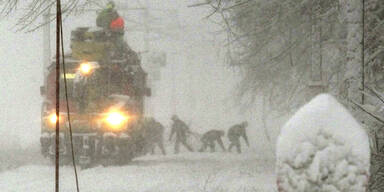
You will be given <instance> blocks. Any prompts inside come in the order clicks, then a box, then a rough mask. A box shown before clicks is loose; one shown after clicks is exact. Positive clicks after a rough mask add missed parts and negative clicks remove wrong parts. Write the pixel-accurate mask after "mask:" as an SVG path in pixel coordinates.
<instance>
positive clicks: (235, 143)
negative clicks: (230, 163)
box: [144, 115, 249, 155]
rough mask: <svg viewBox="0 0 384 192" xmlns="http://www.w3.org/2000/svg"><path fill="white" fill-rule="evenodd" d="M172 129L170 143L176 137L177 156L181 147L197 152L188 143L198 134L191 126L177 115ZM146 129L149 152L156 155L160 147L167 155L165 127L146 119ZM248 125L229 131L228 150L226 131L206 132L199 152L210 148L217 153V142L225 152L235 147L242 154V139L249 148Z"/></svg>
mask: <svg viewBox="0 0 384 192" xmlns="http://www.w3.org/2000/svg"><path fill="white" fill-rule="evenodd" d="M171 119H172V127H171V132H170V135H169V139H168V140H169V141H172V138H173V137H175V148H174V153H175V154H177V153H179V152H180V145H183V146H184V147H185V148H186V149H187V150H188V151H190V152H193V151H195V150H194V149H193V147H192V146H191V145H190V144H189V143H188V137H189V136H197V135H198V134H196V133H194V132H192V131H191V130H190V129H189V126H188V125H187V124H186V123H185V122H183V121H182V120H181V119H180V118H179V117H178V116H177V115H173V116H172V118H171ZM144 125H145V128H144V130H145V131H144V135H145V136H144V137H145V138H146V140H147V141H146V143H147V146H148V148H147V150H146V151H147V152H151V153H152V154H154V149H155V146H158V147H159V148H160V150H161V152H162V154H163V155H165V154H166V152H165V148H164V144H163V133H164V129H165V128H164V126H163V125H162V124H161V123H160V122H158V121H156V120H155V119H154V118H145V123H144ZM247 126H248V123H247V122H246V121H244V122H242V123H240V124H236V125H233V126H232V127H230V128H229V129H228V132H227V137H228V140H229V142H230V144H229V147H228V149H226V148H225V147H224V143H223V140H222V137H224V136H225V131H223V130H216V129H212V130H209V131H207V132H205V133H204V134H203V135H201V137H200V141H201V147H200V149H199V150H198V151H199V152H204V151H206V150H207V148H210V151H211V152H215V146H216V144H215V143H216V142H217V143H218V144H219V146H220V147H221V149H222V150H223V151H229V152H231V151H232V148H233V147H236V150H237V152H238V153H241V144H240V138H243V139H244V140H245V143H246V144H247V146H248V147H249V142H248V137H247V134H246V127H247Z"/></svg>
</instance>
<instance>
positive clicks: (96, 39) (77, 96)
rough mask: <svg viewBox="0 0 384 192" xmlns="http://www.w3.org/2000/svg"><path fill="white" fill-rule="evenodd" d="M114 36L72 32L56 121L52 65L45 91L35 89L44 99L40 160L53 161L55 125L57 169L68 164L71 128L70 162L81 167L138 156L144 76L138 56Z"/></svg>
mask: <svg viewBox="0 0 384 192" xmlns="http://www.w3.org/2000/svg"><path fill="white" fill-rule="evenodd" d="M113 35H114V34H112V33H109V32H108V31H106V30H104V29H101V28H95V29H91V28H77V29H76V30H74V31H72V33H71V50H72V52H71V53H69V54H66V55H65V57H64V60H65V65H66V68H65V70H66V73H65V74H64V73H63V68H62V66H61V68H62V69H61V77H60V115H59V117H57V116H56V114H55V109H56V108H55V106H56V99H55V98H56V87H55V86H56V85H55V78H56V74H55V62H52V64H51V65H50V66H49V67H48V69H47V71H48V72H47V74H46V76H45V81H44V85H43V86H41V88H40V92H41V94H42V96H43V97H44V102H43V104H42V111H41V118H42V119H41V122H42V125H41V138H40V142H41V152H42V154H43V155H44V156H45V157H47V158H51V159H54V158H55V136H56V134H55V125H56V122H57V121H59V124H60V155H61V158H60V159H61V160H60V161H61V163H62V164H66V163H68V162H69V161H70V160H71V159H72V156H71V148H70V140H69V138H70V137H69V136H70V135H69V125H70V124H71V126H72V133H73V145H74V152H75V160H76V161H77V162H78V164H80V166H82V167H88V166H90V165H92V164H99V163H101V164H122V163H127V162H129V161H130V160H131V159H132V158H134V157H136V156H138V155H140V154H141V153H142V152H143V150H144V146H143V145H144V138H143V136H142V133H141V130H140V127H141V125H140V122H142V121H141V119H142V117H143V113H144V98H145V97H146V96H150V89H149V88H147V87H146V73H145V72H144V70H143V69H142V67H141V64H140V58H139V57H138V55H137V53H136V52H134V51H133V50H132V49H130V48H129V46H128V44H127V43H126V42H125V41H123V40H122V39H123V38H120V39H121V41H119V42H118V41H116V38H115V37H113ZM65 79H66V82H67V90H66V91H67V92H66V93H67V94H68V102H67V99H66V97H65V86H64V85H65V84H64V83H65V82H64V80H65ZM67 104H68V106H69V114H70V121H71V122H70V124H69V122H68V113H67Z"/></svg>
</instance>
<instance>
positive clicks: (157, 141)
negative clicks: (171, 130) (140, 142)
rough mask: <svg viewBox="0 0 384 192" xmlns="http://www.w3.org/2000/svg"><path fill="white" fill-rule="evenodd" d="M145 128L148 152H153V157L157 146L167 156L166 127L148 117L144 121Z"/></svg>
mask: <svg viewBox="0 0 384 192" xmlns="http://www.w3.org/2000/svg"><path fill="white" fill-rule="evenodd" d="M143 128H144V139H145V143H146V152H151V153H152V155H153V154H155V147H156V145H157V146H158V147H159V148H160V150H161V153H162V154H163V155H166V152H165V148H164V142H163V133H164V126H163V125H162V124H161V123H160V122H158V121H156V120H155V119H154V118H152V117H146V118H144V120H143Z"/></svg>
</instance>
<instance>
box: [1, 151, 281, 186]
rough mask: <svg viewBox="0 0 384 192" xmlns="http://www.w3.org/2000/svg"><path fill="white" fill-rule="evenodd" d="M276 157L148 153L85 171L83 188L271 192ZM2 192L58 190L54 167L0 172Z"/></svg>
mask: <svg viewBox="0 0 384 192" xmlns="http://www.w3.org/2000/svg"><path fill="white" fill-rule="evenodd" d="M273 164H274V162H273V161H270V160H269V161H268V160H266V159H263V158H262V157H261V156H260V154H256V153H252V152H247V153H244V154H235V153H223V152H218V153H182V154H178V155H168V156H157V155H155V156H145V157H141V158H138V159H136V160H134V161H133V162H132V163H131V164H130V165H125V166H111V167H102V166H99V167H94V168H91V169H86V170H80V171H79V180H80V190H81V191H82V192H95V191H113V192H128V191H129V192H135V191H140V192H143V191H147V192H151V191H153V192H161V191H164V192H169V191H175V192H179V191H183V192H198V191H202V192H205V191H207V192H208V191H212V192H217V191H220V192H224V191H225V192H229V191H236V192H237V191H238V192H272V191H276V188H275V175H274V168H273ZM60 171H61V172H60V179H61V184H60V185H61V186H60V187H61V190H60V191H62V192H73V191H76V188H75V179H74V174H73V169H72V167H62V168H61V169H60ZM0 189H1V191H2V192H23V191H28V192H35V191H36V192H41V191H52V190H53V189H54V167H53V166H52V165H49V164H48V163H46V162H45V163H39V164H34V165H26V166H22V167H19V168H17V169H14V170H9V171H5V172H2V173H0Z"/></svg>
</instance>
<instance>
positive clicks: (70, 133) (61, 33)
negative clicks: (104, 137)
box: [60, 19, 80, 192]
mask: <svg viewBox="0 0 384 192" xmlns="http://www.w3.org/2000/svg"><path fill="white" fill-rule="evenodd" d="M60 37H61V53H62V62H63V74H64V90H65V101H66V107H67V119H68V127H69V140H70V143H71V153H72V164H73V169H74V172H75V179H76V191H77V192H80V189H79V177H78V174H77V168H76V161H75V151H74V150H73V149H74V147H73V134H72V123H71V114H70V111H69V102H68V101H69V99H68V85H67V72H66V66H65V55H64V40H63V39H64V38H63V21H62V19H61V21H60Z"/></svg>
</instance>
